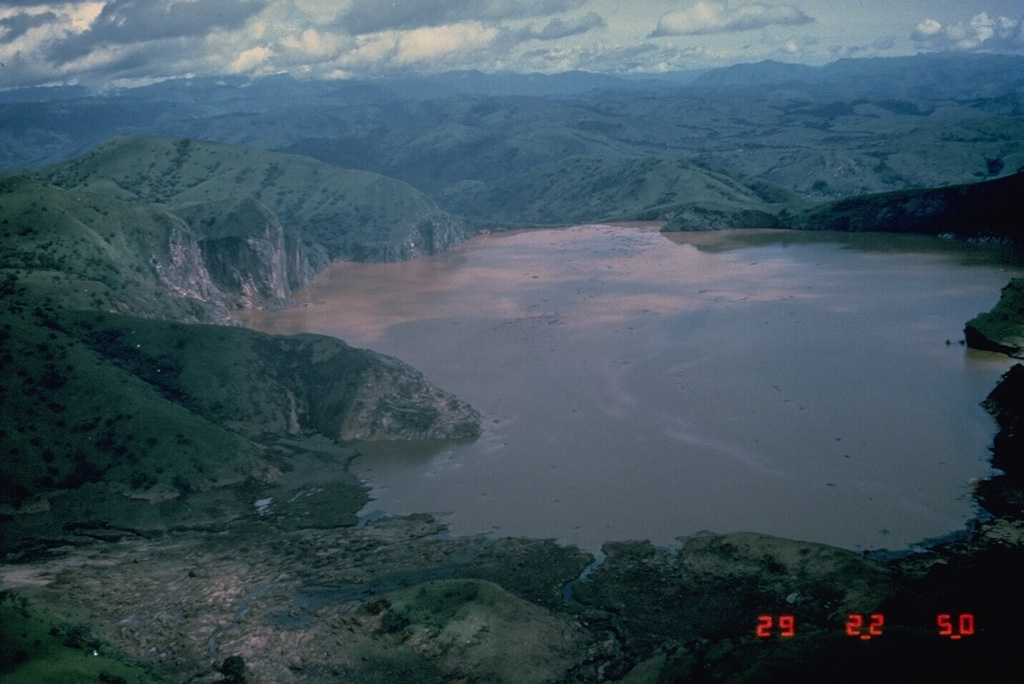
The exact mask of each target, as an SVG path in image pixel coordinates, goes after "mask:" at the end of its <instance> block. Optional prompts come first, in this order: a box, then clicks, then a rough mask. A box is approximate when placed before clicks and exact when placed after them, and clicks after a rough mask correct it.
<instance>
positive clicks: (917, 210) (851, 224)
mask: <svg viewBox="0 0 1024 684" xmlns="http://www.w3.org/2000/svg"><path fill="white" fill-rule="evenodd" d="M1022 197H1024V172H1018V173H1015V174H1012V175H1009V176H1004V177H1002V178H996V179H993V180H989V181H983V182H980V183H969V184H965V185H955V186H949V187H941V188H928V189H919V190H905V191H899V192H888V193H881V194H875V195H865V196H862V197H851V198H849V199H843V200H839V201H836V202H828V203H824V204H821V205H818V206H816V207H813V208H811V209H807V210H805V211H803V212H799V213H797V215H796V216H794V217H792V218H791V219H790V220H789V221H788V223H789V224H790V225H792V226H793V227H795V228H801V229H804V230H838V231H851V232H865V231H877V232H884V233H921V234H925V235H942V234H948V235H956V236H961V237H970V238H986V239H996V240H1001V241H1006V242H1012V243H1018V244H1019V243H1021V242H1022V241H1024V220H1022V218H1021V208H1022V200H1021V198H1022Z"/></svg>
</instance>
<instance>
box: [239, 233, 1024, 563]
mask: <svg viewBox="0 0 1024 684" xmlns="http://www.w3.org/2000/svg"><path fill="white" fill-rule="evenodd" d="M1022 273H1024V270H1022V269H1021V268H1020V266H1019V265H1011V261H1010V260H1009V257H1008V255H1006V254H1005V253H1001V252H999V251H998V250H995V249H990V248H985V247H978V246H969V245H964V244H962V243H954V242H952V241H943V240H940V239H932V238H921V237H910V238H908V237H899V236H888V235H867V236H865V235H861V236H851V235H829V234H794V233H791V232H788V231H729V232H722V233H697V234H662V233H659V232H657V231H656V230H653V229H651V228H643V227H635V226H578V227H573V228H565V229H558V230H535V231H525V232H518V233H510V234H495V235H490V236H481V237H477V238H474V239H473V240H471V241H469V242H468V243H466V244H464V245H462V246H461V247H459V248H457V249H454V250H452V251H450V252H448V253H446V254H444V255H441V256H438V257H433V258H426V259H419V260H415V261H411V262H405V263H392V264H355V263H338V264H335V265H333V266H332V267H331V268H330V269H329V270H328V271H327V272H326V273H324V274H323V275H322V276H321V277H320V278H318V279H317V280H316V282H315V283H313V285H312V286H310V287H309V288H308V289H306V290H305V291H303V292H300V293H298V294H297V295H296V296H295V299H296V300H299V301H304V302H308V303H309V305H308V306H304V307H298V308H291V309H285V310H281V311H272V312H270V311H267V312H248V313H247V314H246V320H247V323H248V325H249V326H250V327H252V328H255V329H258V330H263V331H266V332H271V333H298V332H314V333H322V334H327V335H333V336H336V337H339V338H341V339H343V340H345V341H346V342H348V343H350V344H352V345H354V346H361V347H369V348H371V349H375V350H377V351H380V352H383V353H386V354H392V355H395V356H397V357H399V358H401V359H403V360H404V361H407V362H409V363H410V364H412V365H413V366H415V367H417V368H419V369H420V370H422V371H423V372H424V373H425V374H426V376H427V377H428V378H429V379H431V380H432V381H433V382H434V383H435V384H437V385H439V386H440V387H442V388H444V389H446V390H449V391H451V392H454V393H455V394H457V395H458V396H460V397H461V398H463V399H465V400H467V401H469V402H470V403H471V404H473V405H474V406H475V407H476V408H477V409H478V410H480V411H481V413H482V414H483V416H484V424H483V427H484V432H483V435H482V436H481V437H480V438H479V439H477V440H475V441H473V442H471V443H459V444H452V443H445V444H432V445H426V446H424V445H419V446H415V447H411V446H409V445H406V446H394V445H390V446H388V445H384V446H382V445H377V446H365V447H364V452H365V455H364V456H362V457H360V458H359V459H357V460H356V461H355V462H354V463H353V469H354V472H356V473H357V474H358V475H359V476H360V477H363V478H365V479H366V480H367V481H368V482H369V483H370V484H371V486H372V488H373V489H372V496H373V497H374V500H373V501H372V502H371V504H370V506H369V507H368V509H367V510H366V511H364V514H365V515H373V514H379V513H387V514H408V513H419V512H429V513H435V514H438V515H439V516H440V517H441V519H442V520H444V521H445V522H446V523H447V524H448V525H449V527H450V529H451V531H452V532H453V533H454V534H459V535H472V534H496V535H503V536H505V535H507V536H529V537H552V538H555V539H558V540H560V541H563V542H567V543H572V544H576V545H579V546H582V547H584V548H587V549H591V550H596V549H597V548H599V547H600V545H601V544H602V543H603V542H605V541H609V540H625V539H649V540H651V541H653V542H654V543H656V544H660V545H673V544H674V542H675V540H676V539H677V538H678V537H680V536H686V535H692V534H695V533H698V532H700V531H705V530H706V531H712V532H718V533H724V532H731V531H741V530H746V531H755V532H763V533H768V534H773V535H779V536H784V537H790V538H795V539H802V540H808V541H816V542H824V543H828V544H833V545H836V546H841V547H846V548H850V549H873V548H891V549H898V548H905V547H907V546H910V545H913V544H915V543H918V542H920V541H922V540H925V539H927V538H934V537H938V536H942V535H945V534H948V533H950V532H955V531H958V530H962V529H964V528H965V526H966V525H968V524H969V521H970V520H971V519H973V518H974V517H975V515H976V514H977V509H976V507H975V505H974V503H973V500H972V497H971V489H970V482H971V480H972V479H974V478H984V477H986V476H987V475H988V474H989V473H990V467H989V464H988V445H989V443H990V441H991V437H992V434H993V432H994V429H995V424H994V422H993V420H992V419H991V418H990V417H989V416H988V415H987V414H986V413H985V412H984V411H983V410H982V409H981V408H980V407H979V405H978V403H979V402H980V401H982V400H983V399H984V398H985V396H986V394H987V393H988V392H989V391H990V390H991V389H992V387H994V386H995V384H996V382H997V381H998V379H999V376H1000V375H1001V374H1002V373H1003V372H1004V371H1005V370H1006V369H1007V368H1008V367H1009V365H1010V364H1009V362H1008V360H1007V359H1006V358H1005V357H1001V356H999V355H993V354H985V353H980V352H974V351H970V350H966V349H965V348H964V347H962V346H961V345H960V344H959V341H960V340H961V339H962V337H963V334H962V329H963V324H964V322H965V321H967V320H968V319H969V318H971V317H972V316H974V315H975V314H976V313H978V312H980V311H983V310H987V309H989V308H990V307H991V306H992V305H993V304H994V303H995V302H996V300H997V299H998V296H999V290H1000V288H1001V287H1002V286H1003V285H1005V284H1006V282H1007V281H1008V280H1009V278H1010V277H1012V276H1014V275H1021V274H1022ZM947 340H948V341H950V342H951V344H947Z"/></svg>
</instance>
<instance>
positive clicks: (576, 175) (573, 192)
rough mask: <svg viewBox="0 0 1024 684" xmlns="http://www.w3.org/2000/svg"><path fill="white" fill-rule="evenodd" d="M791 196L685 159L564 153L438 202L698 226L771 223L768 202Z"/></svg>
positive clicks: (503, 211)
mask: <svg viewBox="0 0 1024 684" xmlns="http://www.w3.org/2000/svg"><path fill="white" fill-rule="evenodd" d="M792 199H793V198H792V196H791V194H790V193H788V192H787V191H785V190H783V189H782V188H777V187H773V186H772V185H771V184H770V183H766V182H764V181H746V182H745V181H742V180H737V179H735V178H733V177H730V176H729V175H727V174H725V173H722V172H720V171H715V170H713V169H712V168H710V167H708V166H707V165H704V164H700V163H697V162H693V161H689V160H686V159H682V158H664V157H643V158H621V157H568V158H566V159H563V160H560V161H557V162H551V163H549V164H545V165H542V166H539V167H537V168H535V169H533V170H531V171H529V172H527V173H523V174H520V175H516V176H511V177H507V178H504V179H501V180H498V181H494V182H492V183H477V182H471V181H466V182H464V183H462V184H460V185H459V186H457V187H455V188H452V189H450V191H449V192H448V193H447V194H446V195H444V196H443V198H442V202H444V203H445V204H446V205H447V206H449V207H451V208H452V210H453V211H457V212H459V213H462V214H464V215H466V216H468V217H471V218H472V219H475V220H478V221H484V220H490V221H494V222H496V223H499V224H520V225H531V224H532V225H536V224H558V223H563V224H564V223H574V222H588V221H609V220H645V219H646V220H655V219H664V220H668V221H670V223H672V224H674V225H676V227H677V229H690V230H701V229H707V228H730V227H749V226H771V225H776V223H777V221H776V220H775V219H774V218H773V216H772V212H773V207H774V206H775V205H776V204H780V205H781V203H782V202H784V201H785V200H792Z"/></svg>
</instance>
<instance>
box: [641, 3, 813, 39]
mask: <svg viewBox="0 0 1024 684" xmlns="http://www.w3.org/2000/svg"><path fill="white" fill-rule="evenodd" d="M813 21H814V19H813V18H811V17H809V16H807V15H806V14H804V13H803V11H801V10H799V9H797V8H796V7H793V6H791V5H764V4H761V3H755V4H752V5H740V6H738V7H730V6H729V4H728V3H727V2H706V1H702V2H698V3H697V4H696V5H693V6H692V7H688V8H687V9H684V10H676V11H674V12H669V13H668V14H666V15H664V16H663V17H661V19H659V20H658V28H656V29H655V30H654V33H652V34H651V36H652V37H655V36H686V35H708V34H713V33H729V32H733V31H750V30H753V29H759V28H764V27H765V26H776V25H783V26H794V25H798V24H808V23H811V22H813Z"/></svg>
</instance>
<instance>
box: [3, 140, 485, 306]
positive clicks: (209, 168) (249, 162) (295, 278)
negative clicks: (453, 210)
mask: <svg viewBox="0 0 1024 684" xmlns="http://www.w3.org/2000/svg"><path fill="white" fill-rule="evenodd" d="M0 229H2V230H0V234H2V235H3V237H4V243H3V248H2V253H0V255H2V262H0V263H2V267H3V268H5V269H21V270H24V271H26V272H27V273H28V275H27V276H26V277H28V278H30V279H34V280H37V281H39V283H38V284H39V287H40V288H42V289H43V290H49V291H51V292H53V293H54V294H57V293H59V295H60V299H61V300H63V301H64V302H65V303H66V304H68V305H69V306H72V307H82V306H85V307H87V308H101V309H104V310H108V311H120V312H131V313H135V314H137V315H143V316H152V317H161V318H168V319H173V320H179V321H206V322H227V321H229V320H230V313H229V311H230V309H231V308H233V307H238V306H255V305H260V304H262V303H267V302H273V301H278V300H282V299H285V298H287V296H288V294H289V293H290V292H291V291H292V290H294V289H296V288H299V287H302V286H304V285H306V284H307V283H308V282H309V281H310V280H312V278H313V277H314V276H315V275H316V274H317V273H319V272H320V271H321V270H322V269H323V268H324V267H325V266H326V265H327V264H328V263H329V262H330V261H332V260H335V259H355V260H391V259H405V258H409V257H412V256H416V255H419V254H433V253H435V252H438V251H441V250H444V249H445V248H447V247H449V246H450V245H452V244H455V243H457V242H459V241H460V240H462V239H463V238H464V237H465V236H466V231H465V230H464V229H463V227H462V226H461V224H460V223H459V222H458V221H456V220H455V219H453V218H451V217H450V216H449V215H448V214H446V213H445V212H443V211H441V210H439V209H438V208H437V207H436V206H435V205H434V203H433V202H432V201H431V200H429V199H428V198H426V197H425V196H424V195H423V194H422V193H419V192H418V191H416V190H414V189H413V188H411V187H410V186H408V185H406V184H404V183H402V182H400V181H395V180H391V179H388V178H384V177H382V176H379V175H377V174H373V173H368V172H362V171H347V170H343V169H338V168H335V167H332V166H329V165H327V164H323V163H321V162H317V161H315V160H312V159H308V158H302V157H296V156H294V155H285V154H278V153H272V152H264V151H259V150H249V149H245V148H238V147H231V146H227V145H221V144H216V143H197V142H192V141H188V140H171V139H167V138H153V137H149V138H139V139H134V138H126V139H116V140H112V141H110V142H109V143H107V144H105V145H102V146H100V147H99V148H97V149H95V150H93V151H92V152H90V153H88V154H86V155H84V156H82V157H77V158H75V159H72V160H70V161H68V162H65V163H62V164H58V165H55V166H50V167H45V168H42V169H35V170H31V171H24V172H14V173H8V174H5V175H3V176H0Z"/></svg>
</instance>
